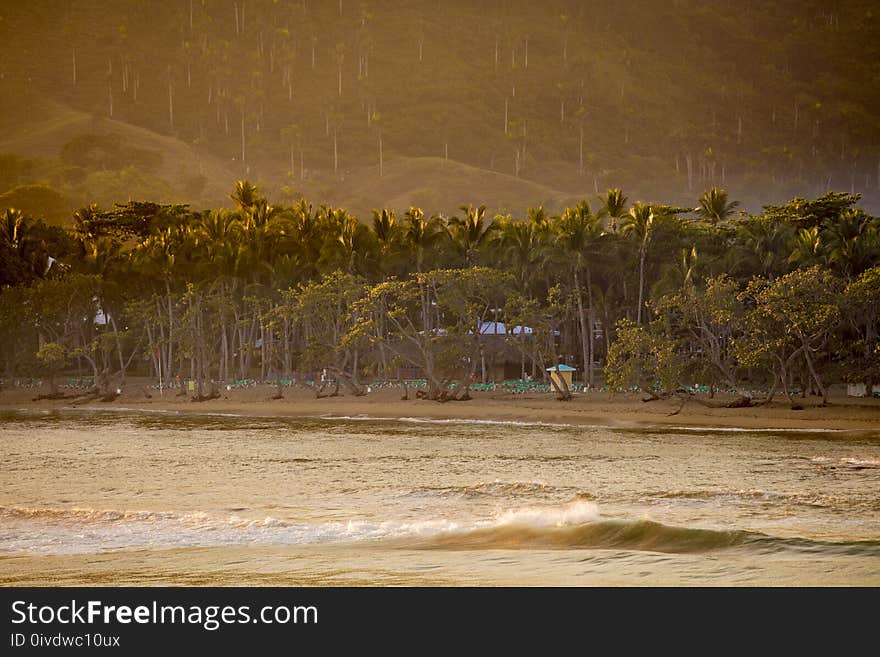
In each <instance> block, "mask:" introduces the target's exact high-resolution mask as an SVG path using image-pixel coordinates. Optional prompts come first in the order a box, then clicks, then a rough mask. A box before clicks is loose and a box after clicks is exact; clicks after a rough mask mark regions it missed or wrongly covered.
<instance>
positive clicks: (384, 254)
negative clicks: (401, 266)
mask: <svg viewBox="0 0 880 657" xmlns="http://www.w3.org/2000/svg"><path fill="white" fill-rule="evenodd" d="M372 228H373V237H374V239H375V241H376V245H377V247H378V253H377V256H378V263H377V264H378V269H379V274H380V276H384V275H387V274H389V273H391V272H394V271H395V270H396V269H397V265H398V260H399V257H400V245H401V231H400V225H399V224H398V223H397V217H396V215H395V214H394V210H389V209H387V208H383V209H382V210H381V211H380V210H373V224H372Z"/></svg>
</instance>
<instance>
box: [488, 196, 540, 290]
mask: <svg viewBox="0 0 880 657" xmlns="http://www.w3.org/2000/svg"><path fill="white" fill-rule="evenodd" d="M498 225H499V228H498V236H497V237H498V245H499V250H500V255H501V259H502V262H503V263H504V265H505V267H507V268H508V269H509V270H511V271H512V272H513V274H514V276H515V277H516V281H517V287H518V288H519V289H520V291H521V292H523V293H524V294H527V293H528V289H529V288H530V287H531V284H532V281H533V280H534V277H535V275H536V274H537V273H539V272H540V271H541V264H542V262H544V261H545V260H546V258H547V248H546V247H547V238H548V234H549V223H548V221H547V218H546V216H545V215H544V213H543V211H540V212H533V211H532V209H531V208H529V218H528V219H527V220H526V221H518V220H515V219H512V218H511V217H509V216H508V217H504V218H502V219H501V220H500V221H498Z"/></svg>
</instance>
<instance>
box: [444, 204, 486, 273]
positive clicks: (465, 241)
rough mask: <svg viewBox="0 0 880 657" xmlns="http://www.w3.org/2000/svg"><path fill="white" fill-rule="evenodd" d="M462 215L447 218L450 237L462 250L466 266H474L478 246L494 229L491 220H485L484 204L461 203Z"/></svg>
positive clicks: (478, 250)
mask: <svg viewBox="0 0 880 657" xmlns="http://www.w3.org/2000/svg"><path fill="white" fill-rule="evenodd" d="M460 209H461V211H462V212H464V217H461V218H459V217H457V216H456V217H452V219H450V220H449V226H450V229H451V231H450V232H451V235H452V239H453V240H454V242H455V244H456V245H457V246H458V248H459V249H460V250H461V251H463V252H464V256H465V260H466V261H467V266H468V267H474V266H475V265H476V264H477V259H478V258H479V256H480V248H481V247H482V246H484V245H485V244H486V243H487V242H488V241H489V239H490V238H491V236H492V234H493V233H494V231H495V226H494V225H493V220H491V219H490V220H489V222H488V223H487V222H486V206H485V205H481V206H479V207H477V208H475V207H474V206H473V205H462V206H461V208H460Z"/></svg>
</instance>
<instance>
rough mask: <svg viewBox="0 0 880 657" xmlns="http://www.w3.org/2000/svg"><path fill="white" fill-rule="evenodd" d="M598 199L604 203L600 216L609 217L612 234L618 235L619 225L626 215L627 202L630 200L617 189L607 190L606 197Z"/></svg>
mask: <svg viewBox="0 0 880 657" xmlns="http://www.w3.org/2000/svg"><path fill="white" fill-rule="evenodd" d="M596 198H598V199H599V201H600V202H601V203H602V209H601V210H600V211H599V214H600V215H603V216H606V217H608V222H609V228H610V229H611V232H612V233H616V232H617V228H618V226H617V224H618V223H619V221H620V219H621V217H623V216H625V215H626V202H627V200H629V199H627V198H626V196H624V194H623V190H622V189H620V188H617V187H615V188H614V189H609V190H607V191H606V192H605V195H604V196H597V197H596Z"/></svg>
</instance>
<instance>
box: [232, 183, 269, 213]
mask: <svg viewBox="0 0 880 657" xmlns="http://www.w3.org/2000/svg"><path fill="white" fill-rule="evenodd" d="M229 199H230V200H232V201H234V202H235V205H236V206H238V209H239V210H242V211H244V210H247V209H248V208H252V207H254V206H255V205H257V203H258V202H259V201H260V200H264V199H261V197H260V189H259V188H258V187H257V186H256V185H254V184H252V183H250V182H249V181H247V180H238V181H236V183H235V189H234V190H233V192H232V194H230V195H229Z"/></svg>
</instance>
